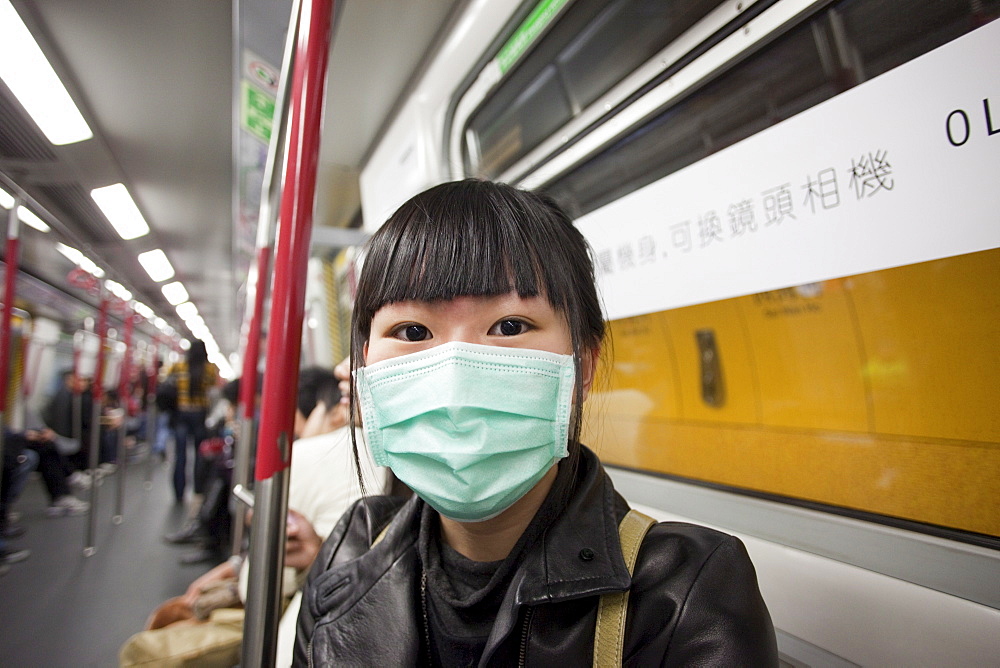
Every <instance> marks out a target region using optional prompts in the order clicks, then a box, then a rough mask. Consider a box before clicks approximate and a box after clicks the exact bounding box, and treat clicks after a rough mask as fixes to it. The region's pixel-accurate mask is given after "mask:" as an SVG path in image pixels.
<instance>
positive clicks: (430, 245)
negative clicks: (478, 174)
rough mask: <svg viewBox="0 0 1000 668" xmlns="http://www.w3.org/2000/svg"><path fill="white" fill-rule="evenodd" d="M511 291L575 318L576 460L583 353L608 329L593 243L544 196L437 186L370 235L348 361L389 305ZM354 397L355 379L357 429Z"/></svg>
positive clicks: (357, 355) (358, 356)
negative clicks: (377, 315)
mask: <svg viewBox="0 0 1000 668" xmlns="http://www.w3.org/2000/svg"><path fill="white" fill-rule="evenodd" d="M509 292H517V294H518V296H520V297H521V298H522V299H523V298H527V297H536V296H539V295H544V296H545V297H546V299H548V301H549V303H550V304H551V305H552V307H553V308H554V309H555V310H556V311H557V312H561V313H562V314H563V315H564V316H565V317H566V321H567V323H568V324H569V330H570V333H571V337H572V343H573V352H574V358H575V361H576V370H577V374H576V377H577V383H576V388H575V393H576V404H575V405H576V410H575V411H574V415H573V420H572V423H571V425H570V435H569V441H570V442H569V448H570V458H571V461H572V462H573V464H572V465H574V466H575V463H576V460H577V458H578V457H579V440H578V439H579V434H580V424H581V420H582V413H581V410H580V407H581V406H582V405H583V385H582V374H581V368H580V363H581V358H582V356H583V355H584V354H585V353H589V352H590V351H593V350H596V349H598V348H599V347H600V345H601V342H602V341H603V339H604V333H605V326H604V318H603V315H602V313H601V306H600V301H599V299H598V296H597V289H596V287H595V282H594V262H593V258H592V256H591V250H590V246H589V245H588V244H587V242H586V240H585V239H584V237H583V235H582V234H581V233H580V231H579V230H578V229H577V228H576V227H574V226H573V223H572V221H571V220H570V218H569V216H568V215H567V214H566V213H565V212H564V211H563V210H562V209H561V208H560V207H559V206H558V205H557V204H556V203H555V202H554V201H553V200H552V199H550V198H548V197H546V196H544V195H540V194H538V193H533V192H530V191H526V190H519V189H517V188H514V187H512V186H509V185H506V184H502V183H493V182H489V181H479V180H471V179H470V180H465V181H456V182H452V183H445V184H442V185H439V186H435V187H433V188H431V189H430V190H427V191H424V192H423V193H420V194H419V195H417V196H415V197H413V198H412V199H411V200H409V201H408V202H406V203H405V204H403V205H402V206H401V207H400V208H399V209H398V210H397V211H396V212H395V213H394V214H393V215H392V216H391V217H390V218H389V220H388V221H386V223H385V225H383V226H382V227H381V228H379V230H378V231H377V232H376V233H375V234H374V235H372V237H371V239H370V240H369V241H368V245H367V249H366V254H365V257H364V266H363V268H362V270H361V277H360V279H359V282H358V290H357V295H356V297H355V303H354V312H353V315H352V319H351V368H352V369H356V368H358V367H359V366H361V365H363V364H364V346H365V343H366V342H367V341H368V339H369V337H370V335H371V324H372V318H373V317H374V316H375V313H376V312H377V311H378V310H379V309H380V308H382V307H383V306H385V305H386V304H391V303H393V302H398V301H409V300H412V301H437V300H449V299H453V298H455V297H460V296H495V295H504V294H507V293H509ZM351 382H352V383H353V379H352V381H351ZM356 397H357V392H356V391H355V388H354V387H353V386H352V392H351V409H352V410H351V421H352V426H353V424H354V414H355V412H356V408H357V404H356V402H357V399H356Z"/></svg>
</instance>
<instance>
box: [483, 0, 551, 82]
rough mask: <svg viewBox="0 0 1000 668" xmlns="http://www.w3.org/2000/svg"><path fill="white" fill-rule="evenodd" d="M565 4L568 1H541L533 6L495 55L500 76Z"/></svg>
mask: <svg viewBox="0 0 1000 668" xmlns="http://www.w3.org/2000/svg"><path fill="white" fill-rule="evenodd" d="M567 2H568V0H541V1H540V2H539V3H538V4H537V5H535V8H534V9H533V10H531V13H530V14H528V18H526V19H524V21H523V22H522V23H521V25H520V26H518V28H517V30H515V31H514V34H513V35H511V36H510V39H508V40H507V43H506V44H504V45H503V48H502V49H500V53H498V54H497V57H496V61H497V63H498V64H499V65H500V73H501V74H503V73H505V72H506V71H507V70H509V69H510V68H511V65H513V64H514V63H515V62H517V59H518V58H520V57H521V55H522V54H524V52H525V51H527V50H528V47H529V46H531V44H532V42H534V41H535V38H536V37H538V35H539V34H540V33H541V32H542V31H543V30H545V28H546V27H547V26H548V25H549V23H551V22H552V19H554V18H555V17H556V15H557V14H558V13H559V10H560V9H562V8H563V5H565V4H566V3H567Z"/></svg>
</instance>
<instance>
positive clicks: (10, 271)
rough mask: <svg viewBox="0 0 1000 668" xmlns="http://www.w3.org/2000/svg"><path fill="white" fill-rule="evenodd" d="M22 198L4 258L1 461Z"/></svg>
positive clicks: (16, 202)
mask: <svg viewBox="0 0 1000 668" xmlns="http://www.w3.org/2000/svg"><path fill="white" fill-rule="evenodd" d="M20 206H21V199H20V198H19V197H16V196H15V199H14V206H12V207H10V213H9V214H8V215H7V245H6V247H5V255H4V260H5V262H6V264H7V270H6V274H5V275H4V291H3V315H2V316H0V461H3V446H4V433H3V430H4V427H6V426H7V423H6V414H7V379H8V378H9V377H10V319H11V314H12V312H13V310H14V287H15V285H16V283H17V255H18V246H19V244H20V240H19V239H18V233H19V231H20V230H19V227H20V225H19V221H18V218H17V210H18V208H19V207H20Z"/></svg>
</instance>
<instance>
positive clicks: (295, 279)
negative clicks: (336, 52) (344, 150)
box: [243, 0, 333, 668]
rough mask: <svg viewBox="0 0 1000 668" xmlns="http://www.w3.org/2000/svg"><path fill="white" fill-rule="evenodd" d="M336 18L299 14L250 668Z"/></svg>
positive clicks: (275, 544) (313, 1)
mask: <svg viewBox="0 0 1000 668" xmlns="http://www.w3.org/2000/svg"><path fill="white" fill-rule="evenodd" d="M332 17H333V0H304V1H303V3H302V6H301V8H300V11H299V35H298V46H297V51H296V56H295V67H294V75H293V79H292V96H291V111H290V114H289V119H288V122H289V133H288V150H287V155H286V156H285V175H284V184H283V187H282V196H281V213H280V217H279V222H278V229H277V240H276V242H275V252H274V280H273V283H272V285H273V289H272V297H271V314H270V319H269V320H268V333H267V352H266V357H265V359H266V360H267V364H268V366H270V367H271V368H272V369H273V370H274V371H275V373H265V374H264V390H263V401H262V405H261V419H260V436H259V438H258V441H257V468H256V472H255V478H256V480H257V485H256V487H255V490H254V491H255V498H256V504H255V512H254V517H253V534H252V536H251V544H250V590H249V593H248V596H247V612H246V620H245V624H244V634H243V663H244V665H246V666H249V667H250V668H254V667H257V666H273V665H274V661H275V649H276V644H277V632H278V620H279V617H280V613H281V605H280V597H281V572H280V571H281V567H282V565H283V563H284V546H285V516H286V514H287V512H288V509H287V506H288V498H287V494H288V466H289V464H290V462H291V438H292V428H293V425H294V415H295V400H296V388H297V386H298V376H299V354H300V350H301V345H302V320H303V317H304V314H305V284H306V264H307V260H308V258H309V241H310V237H311V233H312V217H313V203H314V199H315V194H316V171H317V163H318V162H319V144H320V141H319V140H320V130H321V125H322V121H323V103H324V97H325V89H326V68H327V61H328V59H329V55H330V32H331V26H332Z"/></svg>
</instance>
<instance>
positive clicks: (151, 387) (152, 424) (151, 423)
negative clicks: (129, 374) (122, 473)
mask: <svg viewBox="0 0 1000 668" xmlns="http://www.w3.org/2000/svg"><path fill="white" fill-rule="evenodd" d="M159 352H160V351H159V348H158V347H157V346H156V345H154V346H153V359H152V365H151V368H150V373H149V378H147V379H146V443H147V444H148V446H149V455H148V457H149V459H148V460H147V462H146V480H145V482H144V483H143V487H144V488H145V489H146V490H147V491H148V490H151V489H153V467H154V466H156V453H155V452H154V451H153V448H154V447H155V446H156V435H157V433H158V432H159V429H158V423H159V418H160V416H159V413H158V410H157V408H156V381H157V368H156V362H157V360H158V359H159Z"/></svg>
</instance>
